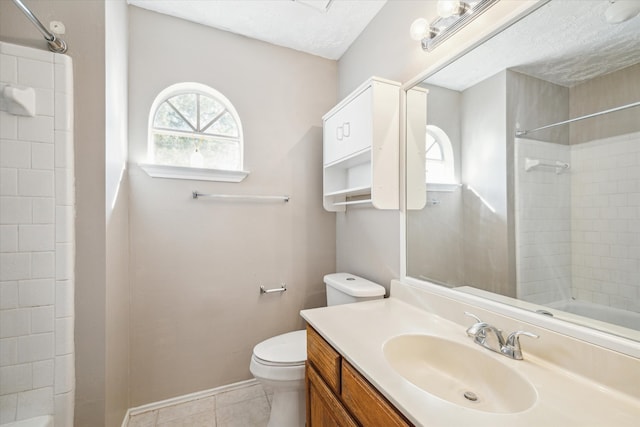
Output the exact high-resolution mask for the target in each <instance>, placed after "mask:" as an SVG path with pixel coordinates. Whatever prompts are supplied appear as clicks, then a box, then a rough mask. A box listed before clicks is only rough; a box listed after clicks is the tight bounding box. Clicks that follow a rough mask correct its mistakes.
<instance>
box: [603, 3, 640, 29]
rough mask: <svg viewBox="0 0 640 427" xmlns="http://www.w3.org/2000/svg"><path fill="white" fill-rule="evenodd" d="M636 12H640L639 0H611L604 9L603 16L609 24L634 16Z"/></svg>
mask: <svg viewBox="0 0 640 427" xmlns="http://www.w3.org/2000/svg"><path fill="white" fill-rule="evenodd" d="M638 13H640V2H638V1H632V0H616V1H612V2H611V4H610V5H609V7H608V8H607V10H605V11H604V16H605V19H606V20H607V22H608V23H609V24H619V23H621V22H624V21H628V20H629V19H631V18H633V17H635V16H636V15H638Z"/></svg>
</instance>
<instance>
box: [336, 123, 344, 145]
mask: <svg viewBox="0 0 640 427" xmlns="http://www.w3.org/2000/svg"><path fill="white" fill-rule="evenodd" d="M343 137H344V130H343V129H342V126H338V127H337V128H336V138H337V139H338V141H342V138H343Z"/></svg>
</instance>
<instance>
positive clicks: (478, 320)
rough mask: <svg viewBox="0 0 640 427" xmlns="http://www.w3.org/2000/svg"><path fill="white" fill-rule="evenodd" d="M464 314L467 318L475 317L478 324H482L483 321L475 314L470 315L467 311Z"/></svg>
mask: <svg viewBox="0 0 640 427" xmlns="http://www.w3.org/2000/svg"><path fill="white" fill-rule="evenodd" d="M464 314H465V316H469V317H473V318H474V319H475V320H476V322H478V323H482V320H480V318H479V317H478V316H476V315H475V314H473V313H470V312H468V311H465V312H464Z"/></svg>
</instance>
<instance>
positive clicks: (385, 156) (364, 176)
mask: <svg viewBox="0 0 640 427" xmlns="http://www.w3.org/2000/svg"><path fill="white" fill-rule="evenodd" d="M399 109H400V83H397V82H392V81H389V80H384V79H380V78H377V77H372V78H370V79H369V80H367V81H366V82H365V83H364V84H362V85H361V86H360V87H358V88H357V89H356V90H355V91H353V92H352V93H351V94H350V95H349V96H347V97H346V98H345V99H344V100H342V102H340V103H339V104H338V105H336V106H335V107H334V108H333V109H331V111H329V112H328V113H327V114H325V115H324V116H323V118H322V120H323V134H324V137H323V141H324V147H323V148H324V151H323V158H324V162H323V163H324V165H323V183H324V191H323V192H324V202H323V203H324V208H325V209H326V210H328V211H331V212H343V211H345V209H346V207H347V206H348V205H355V204H369V205H373V207H375V208H377V209H398V208H399V193H400V177H399V165H400V155H399V147H400V144H399V137H400V127H399Z"/></svg>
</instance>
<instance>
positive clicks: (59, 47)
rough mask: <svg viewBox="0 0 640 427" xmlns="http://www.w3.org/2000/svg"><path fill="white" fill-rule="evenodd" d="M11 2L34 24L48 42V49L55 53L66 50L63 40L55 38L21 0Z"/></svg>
mask: <svg viewBox="0 0 640 427" xmlns="http://www.w3.org/2000/svg"><path fill="white" fill-rule="evenodd" d="M13 3H14V4H15V5H16V6H17V7H18V9H20V10H21V11H22V13H24V14H25V16H26V17H27V18H29V21H31V22H32V23H33V25H35V27H36V28H37V29H38V31H40V34H42V36H43V37H44V39H45V40H46V41H47V43H48V44H49V50H51V51H52V52H56V53H65V52H66V51H67V44H66V43H65V42H64V40H62V39H59V38H57V37H56V36H55V35H54V34H53V33H52V32H51V31H49V30H47V29H46V28H45V26H44V25H42V22H40V21H39V20H38V18H36V17H35V15H34V14H33V12H31V10H30V9H29V8H28V7H27V6H26V5H25V4H24V3H22V0H13Z"/></svg>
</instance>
